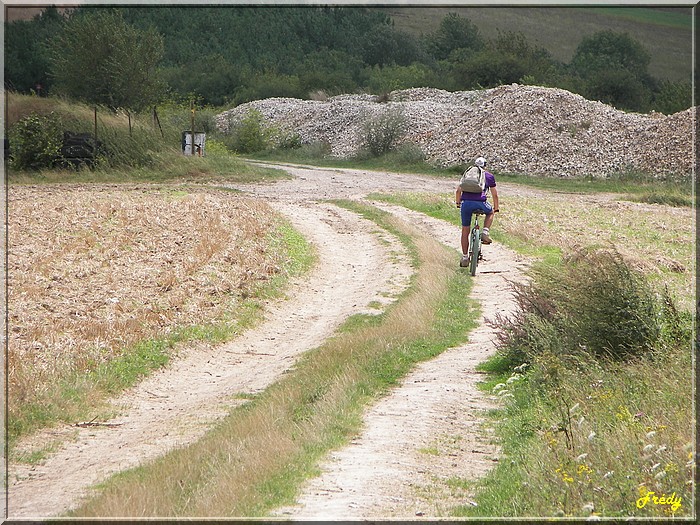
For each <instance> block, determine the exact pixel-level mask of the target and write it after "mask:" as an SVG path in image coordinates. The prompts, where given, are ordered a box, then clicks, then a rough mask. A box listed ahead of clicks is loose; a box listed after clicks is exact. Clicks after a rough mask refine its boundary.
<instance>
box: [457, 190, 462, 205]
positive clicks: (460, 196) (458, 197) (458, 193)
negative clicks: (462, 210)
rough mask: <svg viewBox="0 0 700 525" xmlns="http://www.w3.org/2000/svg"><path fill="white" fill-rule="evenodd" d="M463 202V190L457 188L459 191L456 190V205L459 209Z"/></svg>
mask: <svg viewBox="0 0 700 525" xmlns="http://www.w3.org/2000/svg"><path fill="white" fill-rule="evenodd" d="M461 201H462V188H461V187H459V186H457V190H455V204H456V205H457V206H458V207H459V205H460V203H461Z"/></svg>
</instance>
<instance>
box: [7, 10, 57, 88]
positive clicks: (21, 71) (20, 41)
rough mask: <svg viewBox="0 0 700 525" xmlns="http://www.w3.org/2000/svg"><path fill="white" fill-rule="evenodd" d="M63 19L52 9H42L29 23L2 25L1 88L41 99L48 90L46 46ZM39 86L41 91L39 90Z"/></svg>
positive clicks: (27, 21) (15, 22)
mask: <svg viewBox="0 0 700 525" xmlns="http://www.w3.org/2000/svg"><path fill="white" fill-rule="evenodd" d="M62 21H63V18H62V17H61V15H60V14H59V13H58V11H57V9H56V8H55V7H49V8H46V9H45V10H44V11H43V12H42V13H41V14H40V15H37V16H35V17H34V18H33V19H32V20H16V21H14V22H10V23H7V24H5V64H4V65H5V86H6V87H8V88H10V89H13V90H16V91H21V92H25V93H28V92H30V91H35V92H37V94H39V95H45V94H47V93H48V92H49V90H50V88H51V79H50V78H49V76H48V74H47V71H48V69H49V59H48V56H47V51H46V42H47V41H48V39H49V36H50V35H53V34H54V33H55V32H56V31H57V30H58V28H59V27H60V26H61V23H62ZM39 86H41V87H39Z"/></svg>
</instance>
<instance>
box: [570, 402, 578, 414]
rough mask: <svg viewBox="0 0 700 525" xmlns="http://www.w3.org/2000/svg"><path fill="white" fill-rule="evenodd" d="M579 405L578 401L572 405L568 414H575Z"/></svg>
mask: <svg viewBox="0 0 700 525" xmlns="http://www.w3.org/2000/svg"><path fill="white" fill-rule="evenodd" d="M580 407H581V404H580V403H576V404H575V405H574V406H572V407H571V408H570V409H569V414H575V413H576V412H578V409H579V408H580Z"/></svg>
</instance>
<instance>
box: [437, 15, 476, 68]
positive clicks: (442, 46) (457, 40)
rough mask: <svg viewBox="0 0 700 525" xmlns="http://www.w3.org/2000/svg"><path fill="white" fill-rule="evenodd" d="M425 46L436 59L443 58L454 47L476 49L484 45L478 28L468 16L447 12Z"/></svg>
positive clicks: (447, 55)
mask: <svg viewBox="0 0 700 525" xmlns="http://www.w3.org/2000/svg"><path fill="white" fill-rule="evenodd" d="M427 47H428V50H429V51H430V53H432V55H433V56H434V57H435V58H436V59H437V60H444V59H446V58H447V57H449V56H450V53H452V52H453V51H454V50H456V49H471V50H475V51H478V50H480V49H482V48H483V47H484V41H483V39H482V38H481V35H480V34H479V28H478V27H477V26H476V24H473V23H472V22H471V20H469V19H468V18H462V17H461V16H459V15H458V14H455V13H449V14H448V15H447V16H445V18H443V19H442V21H441V22H440V27H439V28H438V30H437V31H436V32H435V33H433V34H431V35H429V36H428V38H427Z"/></svg>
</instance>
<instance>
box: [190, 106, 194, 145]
mask: <svg viewBox="0 0 700 525" xmlns="http://www.w3.org/2000/svg"><path fill="white" fill-rule="evenodd" d="M191 107H192V124H191V132H192V142H190V153H191V154H192V156H193V157H194V99H192V104H191Z"/></svg>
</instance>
